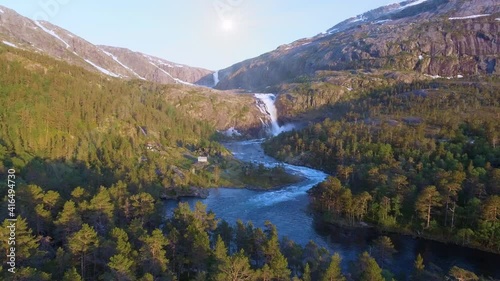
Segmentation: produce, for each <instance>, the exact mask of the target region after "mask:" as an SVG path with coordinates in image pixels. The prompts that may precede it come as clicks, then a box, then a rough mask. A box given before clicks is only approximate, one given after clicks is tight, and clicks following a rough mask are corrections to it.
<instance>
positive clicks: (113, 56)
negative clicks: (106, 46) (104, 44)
mask: <svg viewBox="0 0 500 281" xmlns="http://www.w3.org/2000/svg"><path fill="white" fill-rule="evenodd" d="M101 51H102V52H103V53H105V54H106V55H108V56H109V57H111V58H112V59H113V60H114V61H116V62H117V63H118V64H119V65H121V66H123V68H125V69H127V70H128V71H130V72H132V73H133V74H134V75H135V76H137V77H139V79H142V80H146V78H144V77H142V76H140V75H139V74H137V73H136V72H135V71H134V70H132V69H131V68H130V67H128V66H126V65H124V64H123V63H122V62H121V61H119V60H118V58H117V57H116V56H115V55H113V54H112V53H109V52H106V51H104V50H102V49H101Z"/></svg>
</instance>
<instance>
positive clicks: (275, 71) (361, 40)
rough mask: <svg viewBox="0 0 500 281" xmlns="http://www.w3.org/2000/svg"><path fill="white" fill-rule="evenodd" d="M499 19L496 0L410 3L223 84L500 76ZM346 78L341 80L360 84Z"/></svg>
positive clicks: (239, 72)
mask: <svg viewBox="0 0 500 281" xmlns="http://www.w3.org/2000/svg"><path fill="white" fill-rule="evenodd" d="M498 18H500V4H499V3H498V1H494V0H472V1H469V0H468V1H462V0H427V1H422V0H418V1H406V2H403V3H402V4H394V5H390V6H387V7H382V8H379V9H376V10H373V11H371V12H368V13H366V14H363V15H360V16H358V17H356V18H351V19H349V20H347V21H344V22H342V23H340V24H338V25H336V26H335V27H333V28H331V29H329V30H328V31H327V32H325V33H322V34H319V35H317V36H315V37H313V38H306V39H301V40H298V41H296V42H294V43H292V44H288V45H283V46H280V47H278V48H277V49H276V50H274V51H272V52H269V53H266V54H263V55H261V56H259V57H257V58H253V59H249V60H246V61H244V62H241V63H238V64H235V65H233V66H231V67H229V68H227V69H224V70H221V71H219V80H220V82H219V83H218V85H217V88H219V89H233V88H239V87H241V88H245V89H252V90H262V89H265V88H268V87H272V86H276V85H279V84H283V83H290V82H296V81H297V80H300V79H302V78H304V77H307V78H308V79H310V78H316V79H317V78H319V77H322V78H324V77H331V76H332V75H331V73H328V72H329V71H346V70H347V71H351V70H374V69H378V70H384V71H386V73H384V75H387V74H388V73H387V71H388V72H392V73H394V72H404V73H408V71H410V72H411V73H415V74H427V75H431V76H436V75H440V76H444V77H451V76H455V77H456V76H458V75H461V76H465V75H477V74H494V75H498V74H499V73H500V71H499V70H498V67H497V66H496V64H497V60H498V58H499V53H500V46H499V45H498V40H499V34H500V30H499V29H500V21H499V20H498ZM337 74H338V73H337ZM337 74H335V76H338V75H337ZM379 74H380V73H379ZM422 76H423V75H420V76H417V77H415V79H420V78H423V77H422ZM412 79H413V78H412ZM343 82H344V83H343V84H342V83H340V82H338V83H336V84H337V85H342V86H346V87H347V88H355V87H356V86H359V85H350V84H349V81H347V83H345V81H343Z"/></svg>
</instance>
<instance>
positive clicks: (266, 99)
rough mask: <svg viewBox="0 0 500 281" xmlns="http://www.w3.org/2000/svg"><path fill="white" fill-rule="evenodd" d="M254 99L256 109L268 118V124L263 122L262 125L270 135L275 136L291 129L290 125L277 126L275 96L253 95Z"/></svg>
mask: <svg viewBox="0 0 500 281" xmlns="http://www.w3.org/2000/svg"><path fill="white" fill-rule="evenodd" d="M255 98H256V99H257V108H259V110H260V112H262V113H263V114H265V115H267V116H268V118H269V121H270V123H267V122H263V124H264V125H265V126H267V127H268V129H269V133H270V134H271V135H273V136H277V135H279V134H280V133H282V132H285V131H290V130H291V129H293V125H292V124H287V125H284V126H280V125H279V124H278V110H277V109H276V106H275V105H274V102H275V101H276V96H275V95H274V94H255ZM261 121H262V120H261Z"/></svg>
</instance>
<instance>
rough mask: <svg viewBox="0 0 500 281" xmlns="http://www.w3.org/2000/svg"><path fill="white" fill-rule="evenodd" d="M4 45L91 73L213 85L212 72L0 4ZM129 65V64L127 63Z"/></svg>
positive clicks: (1, 33)
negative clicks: (97, 39)
mask: <svg viewBox="0 0 500 281" xmlns="http://www.w3.org/2000/svg"><path fill="white" fill-rule="evenodd" d="M0 10H1V11H2V12H0V42H2V43H3V44H6V45H9V46H11V47H17V48H22V49H26V50H31V51H34V52H39V53H44V54H47V55H49V56H52V57H54V58H57V59H59V60H64V61H67V62H69V63H70V64H74V65H77V66H80V67H83V68H85V69H87V70H90V71H94V72H100V73H102V74H105V75H107V76H111V77H115V78H122V79H142V80H148V81H151V82H155V83H160V84H188V85H194V84H199V85H203V86H212V84H213V81H211V80H210V79H208V80H207V79H206V78H204V77H210V76H211V75H212V73H213V71H212V70H208V69H204V68H200V67H191V66H188V65H184V64H180V63H175V62H171V61H168V60H165V59H162V58H157V57H154V56H151V55H148V54H144V53H140V52H134V51H131V50H128V49H126V48H121V47H111V46H103V45H94V44H92V43H91V42H89V41H87V40H86V39H84V38H82V37H79V36H77V35H75V34H73V33H72V32H70V31H68V30H66V29H64V28H61V27H59V26H57V25H54V24H52V23H50V22H46V21H36V20H32V19H29V18H27V17H24V16H22V15H20V14H18V13H17V12H16V11H14V10H12V9H9V8H7V7H4V6H1V5H0ZM124 62H125V63H124Z"/></svg>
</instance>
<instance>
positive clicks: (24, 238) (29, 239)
mask: <svg viewBox="0 0 500 281" xmlns="http://www.w3.org/2000/svg"><path fill="white" fill-rule="evenodd" d="M10 225H11V223H10V222H9V221H7V220H4V221H3V224H2V227H1V229H0V237H1V239H2V241H3V242H2V243H0V251H1V252H2V253H4V254H5V256H7V255H8V254H9V251H10V250H9V249H10V247H12V246H15V248H16V252H15V255H16V264H17V263H19V264H21V265H22V264H24V263H25V262H26V261H27V260H28V259H30V258H31V257H33V256H34V255H35V253H36V251H37V249H38V247H39V241H38V239H37V238H36V237H35V236H34V235H33V233H32V230H31V229H30V228H28V223H27V222H26V219H24V218H22V217H20V216H18V217H17V221H16V223H15V232H16V239H15V240H14V241H15V244H10V245H9V243H8V241H12V240H9V237H10V228H8V227H9V226H10ZM11 243H12V242H11Z"/></svg>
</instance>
